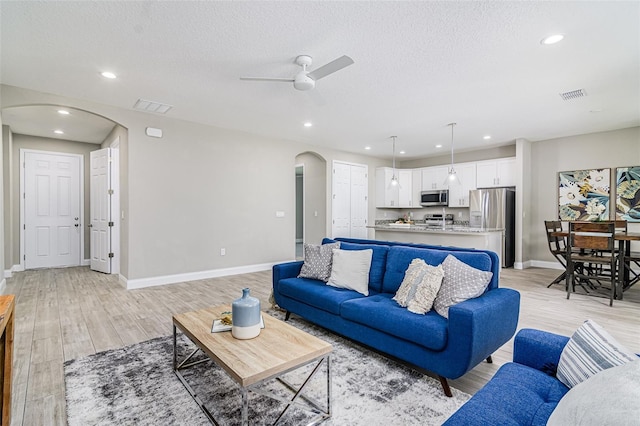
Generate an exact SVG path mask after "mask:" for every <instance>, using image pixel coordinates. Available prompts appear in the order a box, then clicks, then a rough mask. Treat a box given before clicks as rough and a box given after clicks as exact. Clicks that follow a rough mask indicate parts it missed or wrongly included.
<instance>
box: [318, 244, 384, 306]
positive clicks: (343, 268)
mask: <svg viewBox="0 0 640 426" xmlns="http://www.w3.org/2000/svg"><path fill="white" fill-rule="evenodd" d="M372 257H373V249H366V250H340V249H335V250H333V267H332V268H331V276H330V277H329V281H327V285H330V286H332V287H338V288H346V289H348V290H355V291H357V292H358V293H361V294H364V295H365V296H368V295H369V269H371V258H372Z"/></svg>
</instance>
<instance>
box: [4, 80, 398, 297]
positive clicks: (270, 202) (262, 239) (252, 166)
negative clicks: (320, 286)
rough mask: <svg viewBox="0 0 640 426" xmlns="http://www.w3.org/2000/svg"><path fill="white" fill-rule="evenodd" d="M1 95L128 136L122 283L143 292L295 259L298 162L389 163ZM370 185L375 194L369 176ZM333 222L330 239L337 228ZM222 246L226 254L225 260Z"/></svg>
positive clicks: (115, 111)
mask: <svg viewBox="0 0 640 426" xmlns="http://www.w3.org/2000/svg"><path fill="white" fill-rule="evenodd" d="M0 89H1V91H2V98H1V102H2V104H1V106H2V107H3V108H4V107H11V106H19V105H28V104H54V105H65V106H70V107H74V108H80V109H83V110H86V111H90V112H93V113H97V114H100V115H102V116H104V117H107V118H109V119H111V120H113V121H114V122H116V123H119V124H120V125H121V126H122V127H123V128H126V129H127V131H128V135H127V136H128V149H127V152H125V153H123V152H121V158H122V160H123V161H122V162H121V169H122V168H124V169H125V170H124V171H123V172H122V173H125V174H126V176H127V178H128V187H127V189H128V193H127V194H126V195H125V190H124V189H123V197H124V198H125V199H124V200H123V203H125V205H128V208H126V209H124V210H125V218H124V223H123V226H122V230H123V233H122V234H123V235H122V237H123V244H125V247H124V248H123V259H122V261H123V262H128V263H127V265H128V271H127V273H126V275H125V278H126V279H128V280H129V281H130V282H131V281H133V282H137V283H140V284H141V285H144V284H145V283H151V282H155V283H159V282H162V281H163V279H164V282H170V281H172V280H173V281H175V280H180V279H187V278H189V276H190V275H189V274H196V273H204V275H202V274H201V275H200V276H205V275H206V274H208V273H210V272H211V271H237V270H238V269H237V268H242V267H252V266H255V265H258V266H264V265H268V264H270V263H273V262H279V261H282V260H287V259H293V258H294V257H295V252H294V245H293V242H294V239H295V189H294V187H295V175H294V165H295V164H296V156H297V155H298V154H300V153H303V152H309V151H313V152H317V153H318V154H319V155H320V156H321V157H322V158H324V159H325V160H326V163H327V167H329V165H330V164H331V162H332V161H333V160H341V161H351V162H358V163H363V164H368V166H369V170H374V169H375V168H376V167H378V166H380V165H386V164H387V163H388V162H387V161H382V160H378V159H374V158H371V157H366V156H360V155H355V154H349V153H343V152H340V151H334V150H328V149H324V148H320V147H314V146H310V145H308V144H303V143H298V142H293V141H285V140H275V139H267V138H263V137H260V136H256V135H252V134H249V133H245V132H239V131H232V130H227V129H221V128H216V127H211V126H205V125H200V124H195V123H190V122H186V121H181V120H175V119H172V118H171V117H170V116H161V115H157V114H148V113H143V112H138V111H132V110H129V109H120V108H113V107H108V106H104V105H98V104H93V103H90V102H86V101H82V100H78V99H70V98H64V97H60V96H55V95H51V94H45V93H40V92H35V91H31V90H26V89H20V88H16V87H12V86H1V88H0ZM149 126H150V127H157V128H160V129H162V130H163V132H164V137H163V138H162V139H154V138H149V137H147V136H146V135H145V128H146V127H149ZM123 154H124V155H123ZM6 162H7V159H5V164H6ZM327 175H328V176H327V177H326V180H327V182H330V173H329V172H327ZM369 179H370V181H369V188H370V193H372V191H373V189H374V181H373V179H374V177H373V175H372V174H371V173H370V176H369ZM325 197H326V199H325V204H326V209H325V213H326V212H330V211H331V200H330V195H329V194H326V196H325ZM369 199H370V218H369V219H370V221H371V220H372V219H373V214H374V213H373V212H374V211H375V209H374V208H373V205H374V204H373V203H374V201H373V197H369ZM276 211H284V212H285V217H284V218H276V215H275V212H276ZM326 222H328V221H327V220H325V234H326V233H327V232H330V230H331V226H330V224H329V223H326ZM326 235H328V234H326ZM220 248H225V249H226V255H225V256H221V255H220ZM127 249H128V250H127ZM125 251H126V252H127V253H126V255H125V253H124V252H125ZM234 268H236V269H234ZM123 272H124V268H123ZM123 275H124V273H123ZM191 276H192V277H194V276H195V275H191ZM158 277H164V278H158ZM145 280H146V281H145Z"/></svg>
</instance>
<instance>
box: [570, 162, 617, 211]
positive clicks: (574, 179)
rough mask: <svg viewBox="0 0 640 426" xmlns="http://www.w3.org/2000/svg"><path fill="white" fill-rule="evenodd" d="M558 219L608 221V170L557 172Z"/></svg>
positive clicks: (609, 185) (609, 170) (609, 173)
mask: <svg viewBox="0 0 640 426" xmlns="http://www.w3.org/2000/svg"><path fill="white" fill-rule="evenodd" d="M558 178H559V181H560V182H559V183H560V184H559V188H558V196H559V202H558V216H559V217H560V220H586V221H596V220H608V219H609V195H610V192H611V169H592V170H575V171H571V172H560V173H558Z"/></svg>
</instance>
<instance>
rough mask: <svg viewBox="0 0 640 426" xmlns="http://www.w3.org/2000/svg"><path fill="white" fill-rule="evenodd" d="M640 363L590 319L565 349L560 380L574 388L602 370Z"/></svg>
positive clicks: (560, 368) (559, 371)
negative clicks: (631, 362)
mask: <svg viewBox="0 0 640 426" xmlns="http://www.w3.org/2000/svg"><path fill="white" fill-rule="evenodd" d="M637 360H638V357H637V356H636V354H634V353H633V352H632V351H630V350H629V349H627V348H625V347H624V346H622V345H621V344H620V343H618V341H617V340H616V339H614V338H613V336H611V335H610V334H609V333H608V332H607V331H606V330H605V329H604V328H602V327H600V326H599V325H598V324H597V323H596V322H595V321H592V320H587V321H585V322H584V324H582V325H581V326H580V327H579V328H578V329H577V330H576V332H575V333H573V336H571V339H569V342H568V343H567V345H566V346H565V347H564V349H563V350H562V354H561V355H560V361H559V362H558V373H557V377H558V380H560V381H561V382H562V383H564V384H565V385H566V386H567V387H569V388H571V387H573V386H575V385H577V384H578V383H581V382H583V381H585V380H587V379H588V378H589V377H591V376H593V375H595V374H596V373H598V372H600V371H602V370H606V369H607V368H611V367H615V366H618V365H622V364H625V363H627V362H630V361H637Z"/></svg>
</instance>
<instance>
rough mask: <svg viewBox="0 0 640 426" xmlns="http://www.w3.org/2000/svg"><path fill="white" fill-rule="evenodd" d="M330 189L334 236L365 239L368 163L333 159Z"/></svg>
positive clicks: (367, 208)
mask: <svg viewBox="0 0 640 426" xmlns="http://www.w3.org/2000/svg"><path fill="white" fill-rule="evenodd" d="M332 191H333V197H332V198H333V200H332V201H333V204H332V208H331V211H332V216H333V217H332V236H333V238H337V237H351V238H367V234H368V233H367V217H368V212H369V204H368V203H369V201H368V193H369V183H368V168H367V166H366V165H361V164H347V163H340V162H334V163H333V179H332Z"/></svg>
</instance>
